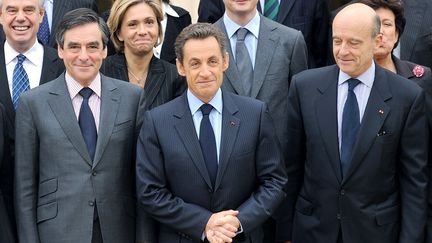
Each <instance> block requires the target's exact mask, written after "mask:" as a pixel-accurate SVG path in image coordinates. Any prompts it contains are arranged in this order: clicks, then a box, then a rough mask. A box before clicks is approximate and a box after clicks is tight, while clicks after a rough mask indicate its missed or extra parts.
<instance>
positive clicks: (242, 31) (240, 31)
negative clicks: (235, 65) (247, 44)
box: [237, 28, 249, 41]
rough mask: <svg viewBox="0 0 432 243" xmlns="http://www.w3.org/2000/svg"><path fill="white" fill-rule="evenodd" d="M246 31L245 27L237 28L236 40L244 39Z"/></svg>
mask: <svg viewBox="0 0 432 243" xmlns="http://www.w3.org/2000/svg"><path fill="white" fill-rule="evenodd" d="M248 32H249V31H248V30H247V29H246V28H239V29H238V30H237V40H238V41H244V40H245V38H246V35H247V33H248Z"/></svg>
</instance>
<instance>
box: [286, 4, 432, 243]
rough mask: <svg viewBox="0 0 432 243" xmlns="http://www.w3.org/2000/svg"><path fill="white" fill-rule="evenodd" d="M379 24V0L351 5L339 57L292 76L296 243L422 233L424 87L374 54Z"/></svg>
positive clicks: (338, 35)
mask: <svg viewBox="0 0 432 243" xmlns="http://www.w3.org/2000/svg"><path fill="white" fill-rule="evenodd" d="M379 32H380V20H379V17H378V16H377V15H376V13H375V11H374V10H373V9H372V8H370V7H368V6H366V5H364V4H359V3H355V4H352V5H348V6H347V7H345V8H344V9H342V10H341V11H340V12H339V13H338V14H337V15H336V17H335V19H334V22H333V53H334V57H335V60H336V63H337V65H333V66H329V67H325V68H320V69H312V70H308V71H305V72H302V73H300V74H298V75H296V76H295V77H294V78H293V81H292V85H291V88H290V94H289V119H288V131H289V134H288V137H287V139H288V144H289V148H290V151H289V152H288V157H289V158H288V159H289V161H290V164H289V168H288V176H289V178H290V181H289V183H288V185H287V188H288V189H289V191H288V195H287V198H288V199H289V200H290V204H289V206H290V207H289V209H288V210H287V212H286V214H285V216H286V217H287V221H288V222H289V223H290V224H292V227H290V228H287V229H286V230H287V231H288V232H289V233H290V235H289V236H290V237H289V238H287V240H292V242H293V243H321V242H325V243H336V242H338V243H340V242H343V243H364V242H368V243H394V242H399V243H405V242H406V243H408V242H410V243H413V242H414V243H421V242H423V238H424V229H425V222H426V216H427V212H426V210H427V206H426V198H427V192H426V187H427V180H428V176H427V175H428V174H427V153H428V125H427V119H426V116H425V112H424V111H425V104H424V103H425V99H424V92H423V91H422V89H421V88H420V87H418V86H417V85H416V84H415V83H413V82H410V81H408V80H407V79H405V78H403V77H401V76H399V75H396V74H394V73H392V72H390V71H387V70H385V69H382V68H380V67H379V66H378V65H376V64H375V63H374V62H373V53H374V50H375V49H377V48H378V46H379V45H380V43H381V41H382V39H381V38H382V36H381V35H380V34H379ZM291 234H292V235H291ZM291 236H292V237H291Z"/></svg>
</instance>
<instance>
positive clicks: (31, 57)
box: [4, 40, 44, 65]
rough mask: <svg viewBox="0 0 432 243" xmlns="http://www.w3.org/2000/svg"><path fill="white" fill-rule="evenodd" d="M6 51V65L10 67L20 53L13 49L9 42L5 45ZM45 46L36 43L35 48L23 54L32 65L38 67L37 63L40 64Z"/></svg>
mask: <svg viewBox="0 0 432 243" xmlns="http://www.w3.org/2000/svg"><path fill="white" fill-rule="evenodd" d="M4 51H5V64H6V65H8V64H9V63H10V62H12V61H13V60H14V59H15V58H16V57H17V56H18V55H19V54H20V53H19V52H17V51H16V50H15V49H13V48H12V46H11V45H10V44H9V43H8V41H7V40H6V41H5V44H4ZM43 51H44V50H43V46H42V45H41V44H40V43H39V42H37V41H35V43H34V44H33V46H32V47H31V48H30V49H28V50H27V51H26V52H24V53H22V54H23V55H24V56H25V57H26V59H27V60H28V61H30V63H32V64H33V65H37V63H39V62H40V57H41V55H40V53H43Z"/></svg>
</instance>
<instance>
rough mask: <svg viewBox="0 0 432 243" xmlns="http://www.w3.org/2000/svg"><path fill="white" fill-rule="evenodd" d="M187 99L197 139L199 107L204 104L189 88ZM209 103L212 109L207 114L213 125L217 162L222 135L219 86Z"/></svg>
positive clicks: (199, 124) (221, 105) (200, 114)
mask: <svg viewBox="0 0 432 243" xmlns="http://www.w3.org/2000/svg"><path fill="white" fill-rule="evenodd" d="M187 99H188V103H189V109H190V111H191V114H192V118H193V122H194V125H195V131H196V134H197V136H198V139H199V137H200V134H199V132H200V126H201V120H202V117H203V115H202V112H201V110H200V107H201V106H202V105H203V104H204V102H202V101H201V100H200V99H198V98H197V97H196V96H195V95H194V94H192V92H191V91H190V90H189V89H188V90H187ZM209 104H210V105H212V106H213V110H211V112H210V114H209V120H210V123H211V125H212V127H213V132H214V135H215V139H216V152H217V160H218V163H219V151H220V141H221V135H222V107H223V102H222V91H221V89H220V88H219V90H218V91H217V93H216V95H215V96H214V97H213V99H212V100H210V102H209Z"/></svg>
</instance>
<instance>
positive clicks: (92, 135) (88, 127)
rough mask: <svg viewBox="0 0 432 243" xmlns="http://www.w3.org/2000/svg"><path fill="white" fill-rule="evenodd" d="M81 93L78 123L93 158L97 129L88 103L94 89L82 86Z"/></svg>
mask: <svg viewBox="0 0 432 243" xmlns="http://www.w3.org/2000/svg"><path fill="white" fill-rule="evenodd" d="M79 94H80V95H81V96H82V97H83V102H82V103H81V109H80V112H79V117H78V123H79V126H80V128H81V133H82V135H83V138H84V142H85V143H86V145H87V150H88V152H89V155H90V158H91V159H92V160H93V159H94V155H95V151H96V142H97V131H96V123H95V120H94V117H93V113H92V111H91V110H90V106H89V103H88V102H89V98H90V96H91V95H92V94H93V90H91V89H90V88H87V87H86V88H82V89H81V90H80V92H79Z"/></svg>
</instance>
